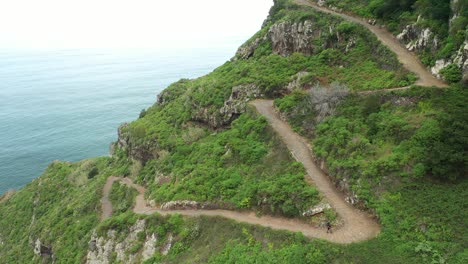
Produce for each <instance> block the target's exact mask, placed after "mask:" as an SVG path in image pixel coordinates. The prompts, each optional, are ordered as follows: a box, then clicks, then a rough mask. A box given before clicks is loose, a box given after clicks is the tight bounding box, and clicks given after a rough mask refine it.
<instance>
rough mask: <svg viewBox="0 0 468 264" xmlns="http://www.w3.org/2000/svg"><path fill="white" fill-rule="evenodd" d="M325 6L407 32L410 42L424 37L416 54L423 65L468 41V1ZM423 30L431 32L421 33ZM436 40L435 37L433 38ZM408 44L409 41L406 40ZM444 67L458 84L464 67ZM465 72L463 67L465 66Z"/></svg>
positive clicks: (375, 0) (363, 1)
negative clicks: (411, 26) (409, 27)
mask: <svg viewBox="0 0 468 264" xmlns="http://www.w3.org/2000/svg"><path fill="white" fill-rule="evenodd" d="M324 2H325V4H326V5H329V6H334V7H336V8H339V9H342V10H343V11H347V12H352V13H354V14H357V15H359V16H361V17H366V18H374V19H378V20H379V22H381V23H383V24H384V25H385V26H386V27H387V28H388V30H390V31H391V32H393V33H394V34H395V35H398V34H400V33H401V32H403V31H404V30H405V28H406V29H407V30H408V28H407V27H408V25H415V27H413V28H411V29H409V30H410V31H411V32H410V34H409V35H412V36H411V38H413V39H412V41H417V40H416V39H417V37H419V36H417V35H418V34H420V35H421V36H422V35H425V36H424V38H426V39H425V40H423V42H427V43H420V44H421V45H420V47H416V48H415V51H417V53H418V54H419V56H420V57H421V61H422V63H424V64H425V65H427V66H434V64H435V63H436V61H437V60H441V59H442V60H449V59H451V58H453V57H454V55H455V54H457V52H458V50H461V51H462V52H463V49H464V46H465V45H466V43H467V40H468V28H467V27H468V1H466V0H385V1H384V0H325V1H324ZM425 29H429V30H430V32H429V33H428V32H426V33H422V32H423V31H424V30H425ZM434 37H435V38H434ZM408 41H409V40H408ZM455 64H456V63H453V64H449V65H446V69H444V70H442V71H441V74H442V76H444V78H445V79H446V80H447V81H449V82H458V81H460V79H461V77H462V71H463V69H461V68H462V66H463V65H455ZM465 69H466V67H465Z"/></svg>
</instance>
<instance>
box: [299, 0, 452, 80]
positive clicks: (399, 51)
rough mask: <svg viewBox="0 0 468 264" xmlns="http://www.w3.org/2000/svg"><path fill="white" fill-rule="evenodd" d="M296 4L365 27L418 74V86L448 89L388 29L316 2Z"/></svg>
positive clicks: (307, 0)
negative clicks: (321, 5)
mask: <svg viewBox="0 0 468 264" xmlns="http://www.w3.org/2000/svg"><path fill="white" fill-rule="evenodd" d="M295 2H296V3H297V4H299V5H305V6H310V7H312V8H314V9H316V10H318V11H320V12H323V13H327V14H332V15H335V16H339V17H341V18H343V19H345V20H348V21H351V22H354V23H358V24H361V25H363V26H364V27H366V28H367V29H369V30H370V31H371V32H372V33H374V34H375V36H376V37H377V38H378V39H379V40H380V41H381V42H382V43H383V44H384V45H385V46H387V47H388V48H389V49H390V50H391V51H393V52H394V53H395V54H396V55H397V58H398V60H399V61H400V62H401V63H402V64H403V66H404V67H405V68H406V69H407V70H409V71H410V72H413V73H415V74H416V76H417V77H418V78H419V79H418V81H416V84H417V85H420V86H436V87H441V88H442V87H447V84H446V83H444V82H443V81H441V80H439V79H437V78H436V77H434V76H433V75H432V74H431V73H430V72H429V71H428V70H427V69H426V68H425V67H424V65H422V63H421V62H420V61H419V59H418V58H417V57H416V55H414V54H413V53H411V52H410V51H408V50H407V49H406V48H405V47H403V46H402V44H401V43H400V42H399V41H398V39H396V38H395V37H394V36H393V34H392V33H390V32H388V31H387V30H386V29H384V28H381V27H379V26H373V25H370V24H369V23H367V22H366V21H364V20H363V19H361V18H356V17H353V16H350V15H346V14H343V13H338V12H335V11H333V10H330V9H328V8H325V7H320V6H318V5H317V4H316V3H315V2H314V3H313V2H311V1H310V0H295Z"/></svg>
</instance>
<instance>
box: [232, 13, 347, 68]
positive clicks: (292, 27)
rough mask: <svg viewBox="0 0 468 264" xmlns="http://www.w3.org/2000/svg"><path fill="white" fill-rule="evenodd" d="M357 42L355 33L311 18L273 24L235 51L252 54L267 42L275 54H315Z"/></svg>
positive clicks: (242, 55)
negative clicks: (262, 33) (322, 24)
mask: <svg viewBox="0 0 468 264" xmlns="http://www.w3.org/2000/svg"><path fill="white" fill-rule="evenodd" d="M354 41H355V38H353V36H350V35H347V34H343V33H340V32H339V30H337V28H336V25H333V24H330V25H328V26H327V27H326V28H323V27H322V26H320V25H317V24H316V23H314V22H313V21H311V20H306V21H303V22H293V21H283V22H279V23H276V24H273V25H272V26H271V27H270V28H269V30H268V31H267V34H265V35H264V36H262V37H258V38H256V39H254V40H253V41H251V42H248V43H246V44H244V45H242V46H241V47H240V48H239V49H238V51H237V53H236V58H238V59H248V58H250V57H252V56H253V55H254V52H255V50H256V49H257V48H258V47H259V46H260V45H261V44H262V43H264V42H268V43H269V44H270V45H271V49H272V52H273V54H278V55H281V56H284V57H286V56H290V55H292V54H293V53H296V52H298V53H302V54H305V55H313V54H317V53H318V52H320V51H322V50H324V49H328V48H338V49H342V50H344V51H347V50H348V49H349V48H351V47H352V45H353V44H354ZM343 44H344V45H343ZM344 47H346V48H345V49H344Z"/></svg>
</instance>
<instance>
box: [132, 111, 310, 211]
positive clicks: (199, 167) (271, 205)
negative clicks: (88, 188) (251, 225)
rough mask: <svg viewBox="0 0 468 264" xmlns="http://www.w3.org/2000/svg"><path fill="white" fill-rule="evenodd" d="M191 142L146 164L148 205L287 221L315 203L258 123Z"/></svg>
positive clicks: (244, 121) (252, 118) (246, 117)
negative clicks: (190, 204) (208, 206)
mask: <svg viewBox="0 0 468 264" xmlns="http://www.w3.org/2000/svg"><path fill="white" fill-rule="evenodd" d="M191 129H192V130H193V129H194V128H191ZM190 131H191V130H189V131H187V132H188V133H190ZM199 131H200V133H202V134H205V133H204V131H203V130H202V129H201V128H200V130H199ZM195 134H197V133H195ZM184 135H185V134H184ZM183 138H184V136H182V139H183ZM188 138H190V137H188ZM197 138H198V136H197ZM191 141H192V140H188V141H187V140H185V141H184V140H180V141H179V142H178V143H177V144H176V145H175V146H174V148H173V150H172V152H168V153H166V154H165V155H164V156H162V157H160V158H159V159H156V160H152V161H149V162H148V163H147V164H146V166H145V167H144V169H143V170H142V172H141V173H140V179H141V180H142V181H145V182H146V184H148V185H149V186H150V188H149V196H150V199H154V200H156V201H157V202H164V201H170V200H196V201H210V202H213V203H216V204H220V205H223V204H225V203H227V206H228V207H229V204H231V205H233V206H234V207H236V208H257V209H259V210H260V211H263V212H268V213H281V214H284V215H288V216H294V215H299V214H300V213H301V212H303V211H304V210H306V209H307V208H308V207H310V206H312V205H314V204H315V203H316V202H318V201H319V198H318V192H317V191H316V190H315V189H314V188H313V187H311V186H309V185H308V184H307V183H306V182H305V181H304V175H305V172H304V169H303V167H302V165H301V164H300V163H295V162H293V161H292V158H291V157H290V155H289V151H288V150H287V149H286V148H285V146H283V145H282V144H281V143H280V141H279V140H278V139H277V138H275V136H274V134H273V132H272V131H270V130H269V129H268V126H267V122H266V120H265V119H264V118H262V117H258V116H256V115H254V114H253V113H247V114H243V115H241V116H240V117H239V118H238V119H237V120H236V121H234V122H233V123H232V127H231V129H229V130H226V131H223V132H218V133H214V134H211V135H205V136H204V137H203V138H200V139H199V140H198V141H196V142H193V143H191V144H190V143H188V142H191ZM150 175H160V176H159V178H156V179H155V178H153V177H152V178H149V176H150ZM164 175H167V176H169V177H167V176H166V177H164ZM154 179H155V181H153V180H154ZM163 179H166V180H165V182H164V181H163V182H161V180H163Z"/></svg>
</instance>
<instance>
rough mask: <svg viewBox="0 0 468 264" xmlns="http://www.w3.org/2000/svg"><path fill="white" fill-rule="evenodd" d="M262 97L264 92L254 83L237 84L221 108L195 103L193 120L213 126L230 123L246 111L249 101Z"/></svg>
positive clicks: (217, 126)
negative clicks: (201, 105)
mask: <svg viewBox="0 0 468 264" xmlns="http://www.w3.org/2000/svg"><path fill="white" fill-rule="evenodd" d="M260 97H263V94H262V93H261V91H260V89H259V87H258V86H256V85H254V84H246V85H239V86H235V87H233V88H232V92H231V95H230V96H229V99H227V100H226V101H225V102H224V106H223V107H221V108H220V109H219V110H216V109H214V110H213V109H212V108H210V107H200V106H197V105H194V107H193V108H194V111H193V113H192V120H194V121H199V122H203V123H206V124H208V125H209V126H211V127H212V128H219V127H222V126H225V125H228V124H230V123H231V122H232V121H233V120H234V119H236V118H237V117H238V116H239V115H241V114H242V113H245V111H246V110H247V103H248V101H250V100H251V99H255V98H260Z"/></svg>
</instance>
